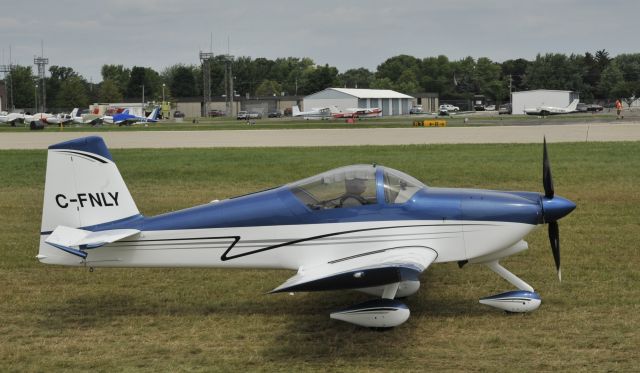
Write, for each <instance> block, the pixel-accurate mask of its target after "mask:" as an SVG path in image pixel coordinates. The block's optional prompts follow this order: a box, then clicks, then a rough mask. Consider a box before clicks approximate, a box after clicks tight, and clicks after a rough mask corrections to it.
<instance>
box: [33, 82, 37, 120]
mask: <svg viewBox="0 0 640 373" xmlns="http://www.w3.org/2000/svg"><path fill="white" fill-rule="evenodd" d="M33 97H35V100H34V106H33V111H34V114H35V112H37V111H38V85H37V84H36V87H35V89H34V90H33Z"/></svg>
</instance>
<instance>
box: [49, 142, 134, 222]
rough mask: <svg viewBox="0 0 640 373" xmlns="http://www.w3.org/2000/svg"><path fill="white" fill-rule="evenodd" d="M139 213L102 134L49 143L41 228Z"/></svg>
mask: <svg viewBox="0 0 640 373" xmlns="http://www.w3.org/2000/svg"><path fill="white" fill-rule="evenodd" d="M139 215H140V212H139V211H138V208H137V207H136V204H135V202H134V201H133V198H132V197H131V194H130V193H129V190H128V189H127V186H126V185H125V183H124V180H123V179H122V176H120V172H119V171H118V167H116V164H115V163H114V162H113V159H112V158H111V154H110V153H109V150H108V149H107V146H106V145H105V143H104V141H103V140H102V138H101V137H97V136H90V137H84V138H79V139H75V140H71V141H66V142H62V143H59V144H55V145H51V146H50V147H49V153H48V156H47V174H46V179H45V186H44V203H43V211H42V226H41V232H51V231H53V230H55V229H56V227H58V226H61V225H62V226H66V227H70V228H78V227H91V226H94V225H98V224H103V223H108V222H113V221H116V220H121V219H125V218H130V217H133V216H139Z"/></svg>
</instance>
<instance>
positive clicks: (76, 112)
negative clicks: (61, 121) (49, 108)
mask: <svg viewBox="0 0 640 373" xmlns="http://www.w3.org/2000/svg"><path fill="white" fill-rule="evenodd" d="M76 115H78V108H77V107H76V108H73V110H71V114H70V115H69V116H70V117H71V119H73V118H75V117H76Z"/></svg>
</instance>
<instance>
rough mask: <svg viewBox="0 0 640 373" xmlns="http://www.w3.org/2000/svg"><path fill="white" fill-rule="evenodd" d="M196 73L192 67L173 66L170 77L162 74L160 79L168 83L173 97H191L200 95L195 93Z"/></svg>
mask: <svg viewBox="0 0 640 373" xmlns="http://www.w3.org/2000/svg"><path fill="white" fill-rule="evenodd" d="M165 72H166V70H165ZM197 73H198V70H197V69H196V68H195V67H194V66H184V65H174V66H173V71H172V72H171V73H170V75H168V76H167V75H165V73H163V77H162V78H163V80H164V81H167V82H169V87H170V89H171V92H172V94H173V96H174V97H193V96H198V95H199V93H201V92H198V91H196V74H197ZM165 93H166V92H165Z"/></svg>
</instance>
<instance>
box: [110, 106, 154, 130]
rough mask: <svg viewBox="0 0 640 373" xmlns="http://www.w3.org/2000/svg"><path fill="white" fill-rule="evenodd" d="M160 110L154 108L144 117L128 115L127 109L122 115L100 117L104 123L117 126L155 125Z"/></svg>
mask: <svg viewBox="0 0 640 373" xmlns="http://www.w3.org/2000/svg"><path fill="white" fill-rule="evenodd" d="M159 112H160V108H158V107H155V108H153V110H152V111H151V114H149V115H148V116H146V117H139V116H137V115H133V114H129V109H125V110H124V111H123V112H122V113H118V114H114V115H112V116H109V115H106V116H104V117H102V118H101V119H102V121H103V122H104V123H110V124H118V125H121V126H122V125H128V126H130V125H133V124H140V123H156V122H158V113H159Z"/></svg>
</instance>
